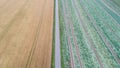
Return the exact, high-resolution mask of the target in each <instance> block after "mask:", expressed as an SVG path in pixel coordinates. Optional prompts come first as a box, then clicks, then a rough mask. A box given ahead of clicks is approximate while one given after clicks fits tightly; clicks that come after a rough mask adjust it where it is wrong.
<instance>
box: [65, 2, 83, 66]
mask: <svg viewBox="0 0 120 68" xmlns="http://www.w3.org/2000/svg"><path fill="white" fill-rule="evenodd" d="M66 5H68V3H67V2H66ZM67 8H69V7H67ZM67 8H66V9H67ZM67 13H68V15H70V14H71V12H70V11H68V12H67ZM68 19H69V20H68V22H69V23H67V24H66V25H69V27H70V30H71V33H72V37H73V41H74V46H75V49H76V53H77V58H78V62H79V64H80V68H83V65H82V61H81V57H80V52H79V49H78V44H77V40H76V37H75V34H74V32H75V31H74V27H73V24H72V23H73V22H72V21H71V17H70V16H68Z"/></svg>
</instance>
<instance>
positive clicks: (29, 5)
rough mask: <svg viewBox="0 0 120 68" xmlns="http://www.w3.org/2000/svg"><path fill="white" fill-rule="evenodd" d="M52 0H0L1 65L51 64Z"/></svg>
mask: <svg viewBox="0 0 120 68" xmlns="http://www.w3.org/2000/svg"><path fill="white" fill-rule="evenodd" d="M53 9H54V0H0V68H50V67H51V53H52V30H53Z"/></svg>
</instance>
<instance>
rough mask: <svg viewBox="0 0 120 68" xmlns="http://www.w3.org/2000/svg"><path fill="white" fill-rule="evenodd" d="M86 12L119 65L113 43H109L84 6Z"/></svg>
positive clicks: (119, 61)
mask: <svg viewBox="0 0 120 68" xmlns="http://www.w3.org/2000/svg"><path fill="white" fill-rule="evenodd" d="M80 2H81V3H82V0H80ZM82 7H83V9H84V11H85V12H86V14H87V16H88V17H89V18H90V21H91V22H92V25H93V26H94V28H95V30H96V32H97V33H98V34H99V36H100V37H101V39H102V40H103V42H104V44H105V45H106V47H107V48H108V49H109V51H110V52H111V54H112V55H113V57H114V59H115V61H116V62H117V63H119V64H120V60H119V59H118V57H117V54H116V53H115V52H114V50H113V48H112V47H111V43H110V42H109V41H108V39H107V38H106V37H105V35H104V34H103V33H102V30H101V29H100V28H99V27H98V26H97V25H96V21H95V20H94V18H93V17H92V16H91V15H90V14H89V13H88V11H87V9H86V8H85V7H84V6H82Z"/></svg>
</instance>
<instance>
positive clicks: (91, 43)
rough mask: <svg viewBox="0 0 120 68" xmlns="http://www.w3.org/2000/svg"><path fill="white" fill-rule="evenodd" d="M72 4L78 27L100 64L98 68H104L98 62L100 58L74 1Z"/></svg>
mask: <svg viewBox="0 0 120 68" xmlns="http://www.w3.org/2000/svg"><path fill="white" fill-rule="evenodd" d="M80 1H81V0H80ZM72 4H73V6H75V9H76V13H77V14H78V15H77V16H78V18H79V22H80V23H79V25H80V27H82V29H83V30H84V31H85V36H86V37H87V39H88V43H89V44H90V47H91V49H92V50H93V52H94V54H95V56H96V58H97V61H98V63H99V64H100V68H104V66H103V64H102V62H101V60H100V58H99V55H98V54H97V51H96V49H95V47H94V46H93V45H94V43H93V41H92V39H91V38H90V36H89V33H88V30H87V29H86V27H87V26H85V25H84V23H83V20H82V18H81V14H80V11H79V10H78V8H77V5H76V2H75V0H73V2H72Z"/></svg>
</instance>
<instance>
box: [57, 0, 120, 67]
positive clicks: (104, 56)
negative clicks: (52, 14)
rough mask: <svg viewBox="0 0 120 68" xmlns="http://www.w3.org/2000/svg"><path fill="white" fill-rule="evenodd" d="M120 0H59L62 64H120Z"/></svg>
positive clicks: (102, 65) (114, 65) (95, 65)
mask: <svg viewBox="0 0 120 68" xmlns="http://www.w3.org/2000/svg"><path fill="white" fill-rule="evenodd" d="M119 3H120V1H119V0H114V2H113V1H111V0H59V22H60V43H61V64H62V68H120V15H119V14H120V10H119V9H116V8H115V7H117V8H119V7H118V6H116V4H118V5H120V4H119Z"/></svg>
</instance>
